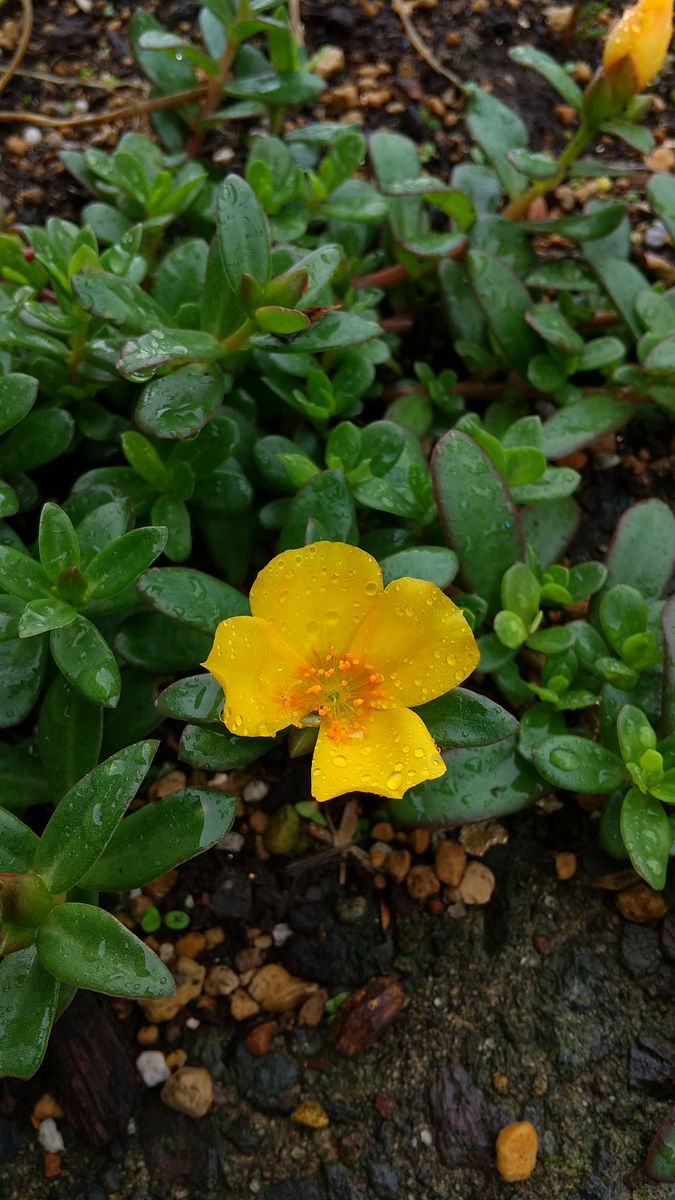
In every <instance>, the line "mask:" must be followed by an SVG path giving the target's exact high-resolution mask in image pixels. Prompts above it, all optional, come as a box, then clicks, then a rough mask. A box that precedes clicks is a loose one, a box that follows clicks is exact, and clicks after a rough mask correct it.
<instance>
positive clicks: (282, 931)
mask: <svg viewBox="0 0 675 1200" xmlns="http://www.w3.org/2000/svg"><path fill="white" fill-rule="evenodd" d="M292 936H293V930H292V929H291V927H290V925H275V926H274V929H273V930H272V941H273V942H274V945H275V946H283V944H284V942H287V941H288V939H289V937H292Z"/></svg>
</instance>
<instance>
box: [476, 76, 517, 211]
mask: <svg viewBox="0 0 675 1200" xmlns="http://www.w3.org/2000/svg"><path fill="white" fill-rule="evenodd" d="M470 91H471V98H470V100H469V108H468V112H467V118H466V123H467V127H468V129H469V133H470V134H471V136H472V138H473V139H474V141H476V142H477V143H478V145H479V146H480V147H481V150H483V151H484V152H485V154H486V156H487V158H488V160H489V161H490V163H491V164H492V166H493V167H494V168H495V171H496V172H497V174H498V176H499V178H500V180H501V182H502V184H503V186H504V188H505V190H506V191H507V192H508V194H509V196H517V195H518V194H519V193H520V192H522V191H523V190H524V189H525V187H526V186H527V180H526V179H525V176H524V175H521V174H520V172H519V171H516V169H515V167H512V166H511V163H510V162H509V161H508V159H507V157H506V151H507V150H512V149H514V148H518V147H522V148H523V149H524V148H525V147H526V146H527V130H526V128H525V125H524V124H523V122H522V121H521V119H520V117H518V116H517V115H516V113H515V112H514V111H513V109H511V108H507V106H506V105H505V104H502V102H501V101H500V100H497V98H496V96H492V95H490V93H489V92H485V91H483V90H482V88H476V87H472V88H471V89H470Z"/></svg>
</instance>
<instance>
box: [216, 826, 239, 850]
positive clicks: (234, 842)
mask: <svg viewBox="0 0 675 1200" xmlns="http://www.w3.org/2000/svg"><path fill="white" fill-rule="evenodd" d="M243 844H244V835H243V833H236V832H235V831H234V830H233V831H232V833H226V834H225V837H223V838H221V839H220V841H219V842H218V849H219V850H227V851H228V852H229V853H230V854H238V853H239V851H240V850H241V848H242V846H243Z"/></svg>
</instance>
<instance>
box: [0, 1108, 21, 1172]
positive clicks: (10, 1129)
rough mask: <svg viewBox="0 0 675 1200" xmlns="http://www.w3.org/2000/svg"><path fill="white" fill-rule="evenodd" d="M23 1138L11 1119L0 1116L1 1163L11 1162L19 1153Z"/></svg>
mask: <svg viewBox="0 0 675 1200" xmlns="http://www.w3.org/2000/svg"><path fill="white" fill-rule="evenodd" d="M22 1141H23V1138H22V1136H21V1133H20V1131H19V1129H18V1127H17V1126H16V1125H15V1124H14V1122H13V1121H10V1119H9V1117H3V1116H2V1115H0V1163H2V1162H9V1161H10V1159H12V1158H14V1157H15V1155H17V1154H18V1153H19V1150H20V1148H21V1142H22Z"/></svg>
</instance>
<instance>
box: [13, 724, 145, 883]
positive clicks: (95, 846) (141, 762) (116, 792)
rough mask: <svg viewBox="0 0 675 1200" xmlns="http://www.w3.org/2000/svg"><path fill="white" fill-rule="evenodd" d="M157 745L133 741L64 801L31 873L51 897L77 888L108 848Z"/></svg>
mask: <svg viewBox="0 0 675 1200" xmlns="http://www.w3.org/2000/svg"><path fill="white" fill-rule="evenodd" d="M158 745H159V743H158V742H155V741H146V742H137V743H136V744H135V745H134V746H127V747H126V748H125V749H124V750H120V751H119V752H118V753H117V754H113V755H112V756H111V757H110V758H108V759H106V761H105V762H103V763H101V765H100V766H98V767H94V769H93V771H90V772H89V774H88V775H85V776H84V778H83V779H80V780H79V782H78V783H76V784H75V785H74V787H72V788H71V789H70V791H69V792H67V793H66V795H65V796H64V797H63V799H62V801H61V803H60V804H59V806H58V808H57V809H56V811H55V813H54V815H53V816H52V818H51V820H50V821H49V824H48V825H47V828H46V829H45V831H44V833H43V835H42V838H41V840H40V847H39V849H38V852H37V854H36V857H35V864H34V865H35V870H36V872H37V874H38V875H40V876H41V877H42V879H43V880H44V882H45V883H46V884H47V887H48V888H49V890H50V891H51V893H52V895H58V894H59V893H60V892H67V891H69V890H70V889H71V888H72V887H74V886H75V884H77V883H79V881H80V879H81V878H82V876H83V875H84V874H85V872H86V871H88V870H89V868H90V867H91V866H92V864H93V863H95V862H96V859H97V858H98V857H99V855H100V854H102V853H103V850H104V849H105V847H106V846H107V844H108V842H109V841H110V838H111V837H112V835H113V832H114V830H115V828H116V826H117V825H118V823H119V821H120V820H121V819H122V817H123V815H124V813H125V812H126V810H127V808H128V807H129V804H130V803H131V801H132V800H133V798H134V796H135V795H136V793H137V791H138V789H139V787H140V786H141V784H142V782H143V780H144V779H145V776H146V775H147V773H148V770H149V769H150V763H151V762H152V760H153V758H154V756H155V753H156V751H157V747H158Z"/></svg>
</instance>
